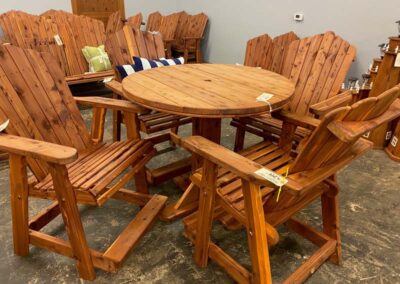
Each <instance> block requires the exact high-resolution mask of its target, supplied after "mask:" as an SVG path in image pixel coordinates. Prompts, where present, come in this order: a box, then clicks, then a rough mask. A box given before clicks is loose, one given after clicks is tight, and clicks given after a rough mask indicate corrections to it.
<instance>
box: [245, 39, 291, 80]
mask: <svg viewBox="0 0 400 284" xmlns="http://www.w3.org/2000/svg"><path fill="white" fill-rule="evenodd" d="M298 39H299V38H298V37H297V35H296V34H295V33H294V32H288V33H285V34H282V35H279V36H277V37H275V38H274V39H272V38H271V37H270V36H269V35H267V34H263V35H260V36H258V37H255V38H252V39H250V40H249V41H248V42H247V46H246V54H245V59H244V65H245V66H250V67H261V68H263V69H266V70H270V71H272V72H275V73H278V74H282V68H283V61H284V58H285V57H286V56H285V55H286V52H288V50H289V49H288V47H289V45H290V43H291V42H292V41H295V40H298Z"/></svg>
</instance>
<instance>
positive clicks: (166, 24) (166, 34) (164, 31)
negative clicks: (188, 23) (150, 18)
mask: <svg viewBox="0 0 400 284" xmlns="http://www.w3.org/2000/svg"><path fill="white" fill-rule="evenodd" d="M178 21H179V13H173V14H171V15H168V16H162V17H161V22H160V27H159V29H158V30H156V31H158V32H160V33H161V35H162V37H163V39H164V40H166V41H170V40H174V39H175V33H176V29H177V27H178Z"/></svg>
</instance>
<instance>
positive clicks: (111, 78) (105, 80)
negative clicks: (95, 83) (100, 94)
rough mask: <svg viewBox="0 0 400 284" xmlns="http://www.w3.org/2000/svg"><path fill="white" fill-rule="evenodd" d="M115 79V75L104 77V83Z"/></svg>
mask: <svg viewBox="0 0 400 284" xmlns="http://www.w3.org/2000/svg"><path fill="white" fill-rule="evenodd" d="M113 79H114V77H107V78H104V80H103V83H108V82H111V81H112V80H113Z"/></svg>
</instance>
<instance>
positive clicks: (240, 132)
mask: <svg viewBox="0 0 400 284" xmlns="http://www.w3.org/2000/svg"><path fill="white" fill-rule="evenodd" d="M245 137H246V131H245V130H244V127H242V126H241V125H239V126H238V127H237V128H236V134H235V146H234V149H233V150H234V151H235V152H239V151H242V150H243V148H244V139H245Z"/></svg>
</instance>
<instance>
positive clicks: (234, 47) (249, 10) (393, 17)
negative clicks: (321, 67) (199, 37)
mask: <svg viewBox="0 0 400 284" xmlns="http://www.w3.org/2000/svg"><path fill="white" fill-rule="evenodd" d="M177 8H178V10H186V11H187V12H192V13H196V12H199V11H204V12H205V13H206V14H207V15H208V16H209V17H210V25H209V39H208V42H207V44H206V46H205V59H206V60H208V61H210V62H214V63H216V62H221V63H236V62H240V63H242V62H243V58H244V52H245V45H246V41H247V40H248V39H249V38H251V37H253V36H256V35H259V34H262V33H268V34H270V35H271V36H276V35H278V34H281V33H285V32H287V31H290V30H293V31H294V32H296V33H297V34H298V35H299V36H300V37H305V36H309V35H312V34H316V33H321V32H324V31H327V30H332V31H335V32H336V33H337V34H338V35H340V36H342V37H343V38H344V39H346V40H347V41H349V42H350V43H352V44H353V45H355V46H356V48H357V51H358V56H357V60H356V62H355V63H354V64H353V66H352V69H351V71H350V74H351V75H353V76H358V77H360V76H361V74H362V73H363V72H365V71H366V69H367V68H368V65H369V63H370V62H371V59H372V58H373V57H376V56H378V55H379V51H378V48H377V45H378V44H380V43H382V42H384V41H386V40H387V37H388V36H393V35H397V28H396V25H395V24H394V22H395V21H397V20H399V19H400V4H399V0H383V1H377V0H302V1H296V0H248V1H243V0H177ZM299 11H300V12H303V13H304V15H305V20H304V22H303V23H296V22H294V21H293V14H294V13H295V12H299Z"/></svg>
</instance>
